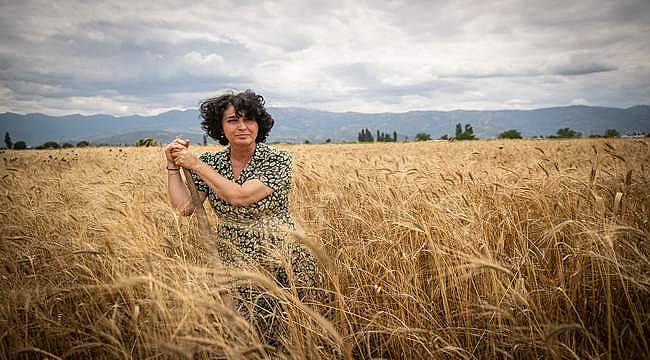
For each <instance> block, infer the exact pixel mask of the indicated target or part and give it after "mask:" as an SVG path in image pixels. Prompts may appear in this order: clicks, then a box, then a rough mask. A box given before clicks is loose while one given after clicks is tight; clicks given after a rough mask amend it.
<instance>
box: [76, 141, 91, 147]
mask: <svg viewBox="0 0 650 360" xmlns="http://www.w3.org/2000/svg"><path fill="white" fill-rule="evenodd" d="M87 146H90V143H89V142H88V141H86V140H81V141H79V142H78V143H77V147H87Z"/></svg>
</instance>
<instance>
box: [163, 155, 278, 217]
mask: <svg viewBox="0 0 650 360" xmlns="http://www.w3.org/2000/svg"><path fill="white" fill-rule="evenodd" d="M174 159H175V165H178V166H183V167H185V168H188V169H191V170H193V171H194V172H195V173H196V174H197V175H199V176H200V177H201V179H203V181H204V182H205V183H206V184H207V185H208V186H209V187H210V189H212V191H213V192H214V193H215V194H216V195H217V196H218V197H220V198H221V199H223V200H225V201H226V202H227V203H229V204H231V205H232V206H248V205H250V204H253V203H255V202H257V201H260V200H262V199H264V198H265V197H267V196H269V195H271V193H273V189H271V188H270V187H268V186H266V185H264V183H262V182H261V181H260V180H257V179H251V180H248V181H246V182H245V183H244V184H242V185H239V184H237V183H236V182H234V181H230V180H228V179H226V178H225V177H223V176H221V174H219V173H218V172H217V171H215V170H214V169H213V168H212V167H211V166H209V165H208V164H206V163H204V162H202V161H200V160H199V159H198V158H197V157H196V156H194V155H193V154H191V153H190V152H189V151H188V150H187V148H184V149H178V150H175V151H174ZM199 194H201V193H200V192H199ZM203 194H205V193H203ZM187 196H188V198H189V192H188V193H187ZM190 206H192V205H191V204H190Z"/></svg>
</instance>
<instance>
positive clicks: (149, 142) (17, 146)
mask: <svg viewBox="0 0 650 360" xmlns="http://www.w3.org/2000/svg"><path fill="white" fill-rule="evenodd" d="M4 140H5V149H14V150H25V149H30V147H29V146H28V145H27V143H26V142H25V141H23V140H18V141H16V142H14V141H13V140H12V139H11V135H10V134H9V131H7V132H5V139H4ZM206 142H207V140H206V137H205V136H204V137H203V144H204V145H205V144H206ZM104 145H105V144H91V143H90V142H89V141H87V140H81V141H78V142H77V143H74V144H73V143H71V142H64V143H58V142H56V141H46V142H44V143H43V144H41V145H38V146H36V147H34V149H39V150H40V149H67V148H74V147H77V148H83V147H88V146H104ZM133 145H134V146H144V147H149V146H159V145H160V143H159V142H158V141H156V140H154V139H152V138H144V139H139V140H138V141H136V142H135V144H133ZM112 146H114V145H112Z"/></svg>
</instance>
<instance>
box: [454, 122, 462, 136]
mask: <svg viewBox="0 0 650 360" xmlns="http://www.w3.org/2000/svg"><path fill="white" fill-rule="evenodd" d="M462 134H463V125H462V124H461V123H458V124H456V138H458V137H459V136H462Z"/></svg>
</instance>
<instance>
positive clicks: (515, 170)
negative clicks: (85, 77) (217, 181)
mask: <svg viewBox="0 0 650 360" xmlns="http://www.w3.org/2000/svg"><path fill="white" fill-rule="evenodd" d="M278 147H280V148H284V149H286V150H288V151H289V152H290V153H291V154H292V155H293V159H294V177H293V187H292V193H291V209H292V212H293V215H294V218H295V219H296V221H297V223H298V224H300V226H301V228H302V232H301V233H299V234H296V236H295V238H296V239H297V240H298V241H302V242H303V243H304V244H305V246H307V247H309V248H310V249H312V251H313V252H314V254H315V255H316V256H317V257H318V258H319V259H320V260H321V261H320V262H321V266H322V271H323V273H324V274H325V278H326V285H325V287H324V289H322V294H323V296H322V297H321V298H320V299H318V300H313V301H310V302H307V304H305V305H303V304H302V303H301V302H300V301H298V300H297V298H296V296H295V293H294V292H291V291H285V290H282V289H278V288H277V287H276V286H275V284H274V283H273V282H272V281H269V280H268V278H266V277H265V276H264V274H258V273H252V272H244V271H229V270H228V269H224V268H223V267H222V266H221V265H220V264H219V262H218V261H216V260H215V259H213V258H211V257H210V256H209V251H207V249H206V248H205V246H206V244H202V243H200V242H199V241H198V236H197V235H198V233H197V223H196V219H195V218H194V217H189V218H184V217H180V216H178V215H177V214H175V213H174V211H173V210H172V209H171V207H170V206H169V204H168V202H167V195H166V176H167V175H166V171H165V170H164V161H163V154H162V149H161V148H158V147H154V148H152V147H149V148H135V147H130V148H128V147H125V148H83V149H63V150H33V151H4V152H3V153H2V154H0V156H1V157H2V158H3V162H2V163H0V177H1V180H0V190H1V192H0V198H1V199H2V203H1V204H2V208H1V209H0V217H1V218H2V222H1V225H0V236H1V240H0V263H1V265H2V266H0V354H1V355H0V358H15V357H17V358H21V357H25V358H41V357H45V358H47V357H50V358H78V357H92V358H146V357H156V356H157V357H158V358H190V359H191V358H198V359H203V358H240V357H249V358H264V357H266V356H273V357H283V356H284V357H287V358H326V359H327V358H331V359H338V358H368V359H370V358H465V359H483V358H516V359H519V358H552V359H564V358H646V357H647V356H648V355H649V354H650V344H648V339H649V338H650V323H649V322H650V239H649V237H650V141H648V139H611V140H602V139H600V140H587V139H580V140H556V141H549V140H543V141H532V140H512V141H497V140H491V141H467V142H421V143H384V144H325V145H278ZM217 149H218V147H201V146H197V147H194V148H193V151H195V152H196V153H197V154H199V153H201V152H203V151H208V150H210V151H214V150H217ZM208 215H209V217H210V222H211V224H212V225H215V224H216V223H217V221H218V220H217V219H216V218H215V217H214V216H213V214H212V212H211V210H209V209H208ZM207 246H209V244H208V245H207ZM233 281H250V282H254V283H257V284H258V285H260V286H262V287H264V288H265V289H266V290H268V291H269V292H271V293H274V294H276V296H277V297H278V298H279V299H280V300H281V302H282V303H283V304H284V307H285V309H286V311H285V313H284V314H282V316H281V317H280V318H281V322H282V325H281V326H282V327H283V329H284V331H283V333H282V337H281V343H282V346H281V348H282V350H279V351H277V352H274V351H273V350H271V349H269V347H268V346H266V345H265V344H263V343H262V342H261V341H260V340H259V339H258V338H257V335H256V333H255V331H254V330H253V329H252V328H251V326H250V325H249V324H248V323H247V322H246V321H244V320H243V319H242V318H241V317H240V316H239V314H238V313H236V312H234V311H233V310H232V309H231V308H230V307H229V306H228V305H227V302H225V301H224V296H223V294H224V293H225V291H226V290H225V289H227V287H228V284H229V283H231V282H233ZM269 354H271V355H269Z"/></svg>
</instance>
